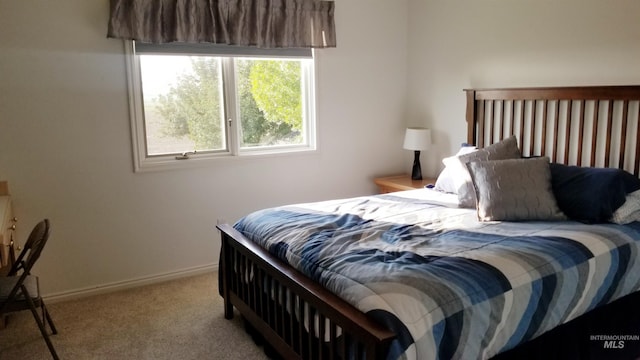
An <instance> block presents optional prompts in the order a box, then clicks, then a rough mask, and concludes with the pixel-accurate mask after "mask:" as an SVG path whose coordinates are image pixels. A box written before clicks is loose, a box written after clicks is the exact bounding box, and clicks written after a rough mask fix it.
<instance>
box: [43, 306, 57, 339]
mask: <svg viewBox="0 0 640 360" xmlns="http://www.w3.org/2000/svg"><path fill="white" fill-rule="evenodd" d="M41 306H42V314H43V315H44V317H45V318H46V319H47V323H49V328H51V333H52V334H54V335H55V334H57V333H58V330H56V326H55V325H54V324H53V320H52V319H51V315H49V310H47V307H46V306H44V301H42V303H41ZM43 322H44V320H43Z"/></svg>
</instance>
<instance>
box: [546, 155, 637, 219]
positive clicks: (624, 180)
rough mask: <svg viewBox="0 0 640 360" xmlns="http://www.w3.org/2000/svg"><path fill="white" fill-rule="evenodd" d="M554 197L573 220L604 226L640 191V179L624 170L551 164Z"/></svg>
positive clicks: (561, 208)
mask: <svg viewBox="0 0 640 360" xmlns="http://www.w3.org/2000/svg"><path fill="white" fill-rule="evenodd" d="M549 168H550V170H551V185H552V187H553V194H554V196H555V197H556V201H557V202H558V207H560V210H562V212H564V213H565V215H567V217H569V218H570V219H573V220H578V221H581V222H585V223H590V224H591V223H601V222H607V221H609V219H611V215H613V212H614V211H616V209H618V208H619V207H620V206H622V204H624V202H625V199H626V196H627V194H628V193H631V192H634V191H636V190H638V189H640V179H638V178H637V177H635V176H633V175H632V174H630V173H628V172H626V171H624V170H621V169H609V168H590V167H580V166H567V165H562V164H555V163H551V164H549Z"/></svg>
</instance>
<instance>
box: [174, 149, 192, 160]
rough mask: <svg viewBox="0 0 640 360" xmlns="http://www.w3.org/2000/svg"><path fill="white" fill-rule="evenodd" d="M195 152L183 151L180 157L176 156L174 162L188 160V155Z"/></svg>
mask: <svg viewBox="0 0 640 360" xmlns="http://www.w3.org/2000/svg"><path fill="white" fill-rule="evenodd" d="M196 152H197V150H193V151H185V152H183V153H182V154H180V155H176V160H188V159H189V155H191V154H195V153H196Z"/></svg>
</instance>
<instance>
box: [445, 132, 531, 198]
mask: <svg viewBox="0 0 640 360" xmlns="http://www.w3.org/2000/svg"><path fill="white" fill-rule="evenodd" d="M521 157H522V155H521V152H520V149H519V148H518V141H517V140H516V137H515V136H511V137H508V138H506V139H504V140H502V141H500V142H497V143H495V144H492V145H489V146H487V147H485V148H482V149H480V150H478V151H475V152H472V153H469V154H464V155H460V156H455V157H451V158H446V159H444V160H443V161H444V162H445V165H446V166H447V167H448V168H450V170H451V172H452V173H453V174H454V176H453V178H454V187H455V189H456V191H455V192H456V193H457V194H458V202H459V203H460V207H465V208H474V207H475V206H476V195H475V191H474V189H473V183H472V182H471V176H470V175H469V170H468V169H467V163H469V162H471V161H481V160H504V159H518V158H521Z"/></svg>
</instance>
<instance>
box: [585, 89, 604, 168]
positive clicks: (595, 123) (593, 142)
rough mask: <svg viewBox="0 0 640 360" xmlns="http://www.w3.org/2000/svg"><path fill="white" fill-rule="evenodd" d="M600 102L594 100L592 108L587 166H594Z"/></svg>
mask: <svg viewBox="0 0 640 360" xmlns="http://www.w3.org/2000/svg"><path fill="white" fill-rule="evenodd" d="M601 101H602V100H596V101H595V103H594V108H593V123H592V124H591V158H590V159H589V164H588V166H595V165H596V152H597V145H598V114H599V113H600V102H601Z"/></svg>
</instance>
